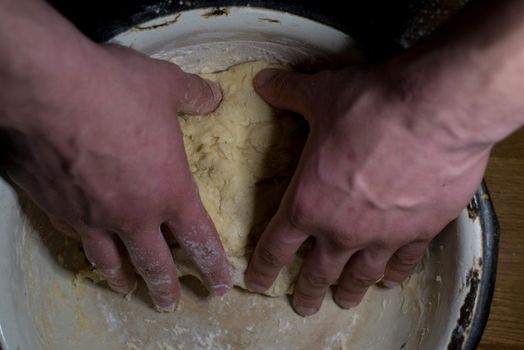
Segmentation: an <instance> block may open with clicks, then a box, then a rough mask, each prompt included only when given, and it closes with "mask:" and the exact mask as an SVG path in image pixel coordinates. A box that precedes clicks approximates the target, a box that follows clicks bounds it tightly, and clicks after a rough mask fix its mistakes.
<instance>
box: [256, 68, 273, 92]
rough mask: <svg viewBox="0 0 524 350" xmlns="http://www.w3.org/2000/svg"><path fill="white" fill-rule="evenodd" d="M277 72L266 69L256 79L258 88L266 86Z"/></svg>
mask: <svg viewBox="0 0 524 350" xmlns="http://www.w3.org/2000/svg"><path fill="white" fill-rule="evenodd" d="M275 74H276V73H275V71H274V70H272V69H264V70H263V71H261V72H260V73H258V74H257V76H256V77H255V85H256V86H257V88H261V87H263V86H264V85H266V84H267V83H268V82H269V81H271V80H272V79H273V77H274V76H275Z"/></svg>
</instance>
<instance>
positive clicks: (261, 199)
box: [174, 62, 307, 296]
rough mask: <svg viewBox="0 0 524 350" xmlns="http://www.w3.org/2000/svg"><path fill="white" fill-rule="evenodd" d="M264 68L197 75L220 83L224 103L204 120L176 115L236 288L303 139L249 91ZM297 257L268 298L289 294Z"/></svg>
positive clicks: (183, 262) (184, 270)
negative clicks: (256, 76)
mask: <svg viewBox="0 0 524 350" xmlns="http://www.w3.org/2000/svg"><path fill="white" fill-rule="evenodd" d="M267 67H274V65H273V66H272V65H269V64H268V63H264V62H252V63H244V64H240V65H238V66H234V67H232V68H230V69H229V70H227V71H224V72H219V73H214V74H205V75H203V77H205V78H207V79H210V80H213V81H216V82H218V83H219V84H220V86H221V88H222V91H223V101H222V102H221V104H220V106H219V107H218V108H217V110H216V111H215V112H213V113H211V114H209V115H206V116H183V117H179V121H180V125H181V128H182V132H183V134H184V145H185V148H186V151H187V155H188V159H189V164H190V167H191V171H192V172H193V176H194V178H195V180H196V183H197V184H198V189H199V192H200V196H201V198H202V202H203V203H204V206H205V208H206V209H207V211H208V212H209V215H210V216H211V218H212V219H213V222H214V223H215V225H216V228H217V230H218V233H219V234H220V238H221V240H222V242H223V244H224V247H225V249H226V252H227V255H228V258H229V261H230V262H231V264H232V265H233V267H234V268H235V275H234V283H235V285H237V286H240V287H243V286H244V278H243V275H244V271H245V269H246V267H247V263H248V261H249V258H250V256H251V253H252V251H253V248H254V246H255V243H256V241H257V240H258V238H259V236H260V234H261V233H262V232H263V230H264V228H265V226H266V225H267V223H268V222H269V220H270V219H271V217H272V216H273V214H274V213H275V212H276V210H277V209H278V206H279V203H280V199H281V197H282V195H283V193H284V191H285V189H286V187H287V185H288V183H289V180H290V178H291V176H292V175H293V172H294V169H295V167H296V163H297V162H298V159H299V157H300V152H301V150H302V147H303V145H304V141H305V137H306V135H307V127H306V126H305V122H304V121H303V120H301V118H300V117H298V116H296V115H291V114H290V113H283V112H278V111H276V110H275V109H273V108H272V107H271V106H269V105H268V104H267V103H265V102H264V101H263V100H262V99H261V98H260V96H259V95H258V94H257V93H256V92H255V90H254V86H253V79H254V77H255V75H256V74H257V73H258V72H259V71H260V70H262V69H264V68H267ZM174 253H175V258H176V260H177V264H178V267H179V270H180V272H181V274H192V275H196V276H198V273H197V272H196V271H195V270H194V269H193V268H192V267H191V263H190V262H189V261H188V259H187V257H185V255H184V254H183V252H180V251H179V250H178V249H177V250H176V251H175V252H174ZM299 259H300V258H297V259H296V260H295V262H293V263H292V264H291V265H290V266H288V267H286V268H284V269H283V270H282V272H281V273H280V275H279V277H278V279H277V281H276V282H275V283H274V285H273V287H272V288H271V289H270V290H269V291H268V292H267V293H266V294H268V295H273V296H277V295H284V294H286V293H290V292H291V291H292V287H293V282H294V280H295V277H296V274H297V272H298V268H299V265H300V262H299V261H298V260H299Z"/></svg>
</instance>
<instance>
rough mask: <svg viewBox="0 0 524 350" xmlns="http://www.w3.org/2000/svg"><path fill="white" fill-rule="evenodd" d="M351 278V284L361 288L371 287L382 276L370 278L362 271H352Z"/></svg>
mask: <svg viewBox="0 0 524 350" xmlns="http://www.w3.org/2000/svg"><path fill="white" fill-rule="evenodd" d="M349 276H350V279H351V283H352V284H354V285H356V286H359V287H369V286H371V285H373V284H375V282H376V281H377V280H378V279H379V278H380V276H370V275H367V274H365V273H363V272H361V271H352V272H351V273H350V275H349Z"/></svg>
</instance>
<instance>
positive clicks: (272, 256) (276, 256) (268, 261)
mask: <svg viewBox="0 0 524 350" xmlns="http://www.w3.org/2000/svg"><path fill="white" fill-rule="evenodd" d="M258 253H259V258H260V260H261V261H262V263H264V264H265V265H267V266H269V267H273V268H279V267H281V266H283V265H285V264H286V262H287V261H285V259H284V258H283V256H282V254H280V253H279V252H278V250H276V249H275V247H274V246H270V245H269V246H268V245H266V246H261V247H260V249H259V251H258Z"/></svg>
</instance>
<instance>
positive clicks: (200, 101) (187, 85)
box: [175, 66, 222, 114]
mask: <svg viewBox="0 0 524 350" xmlns="http://www.w3.org/2000/svg"><path fill="white" fill-rule="evenodd" d="M175 69H176V70H177V71H176V74H175V96H176V98H177V107H178V111H179V112H182V113H187V114H206V113H210V112H212V111H214V110H215V109H216V108H217V107H218V105H219V104H220V101H221V100H222V90H221V89H220V86H218V84H217V83H215V82H212V81H210V80H206V79H203V78H201V77H199V76H198V75H196V74H189V73H185V72H184V71H182V70H181V69H180V68H178V67H176V66H175Z"/></svg>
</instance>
